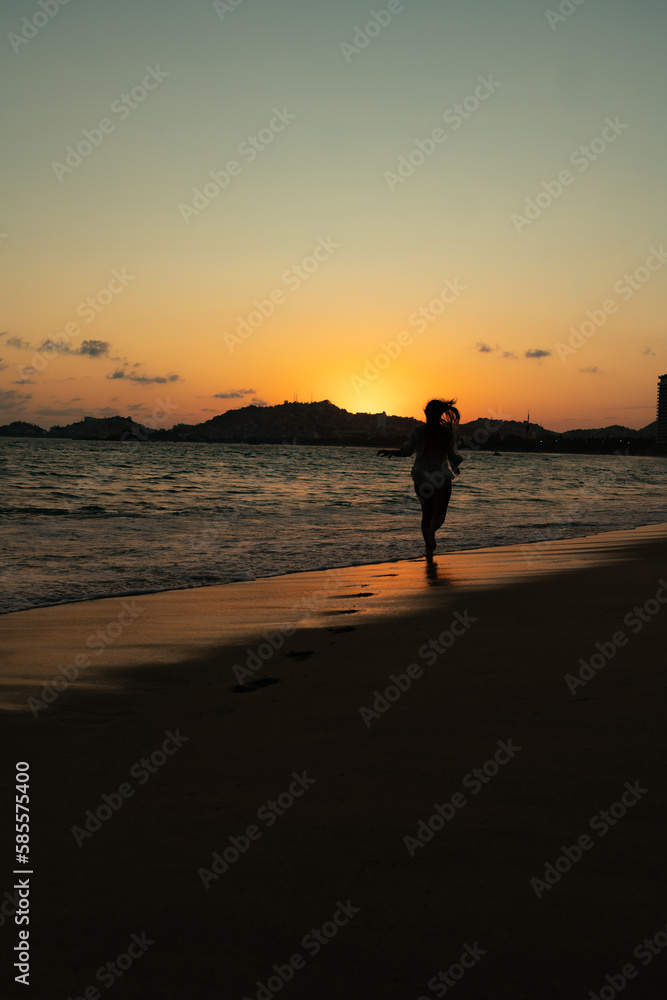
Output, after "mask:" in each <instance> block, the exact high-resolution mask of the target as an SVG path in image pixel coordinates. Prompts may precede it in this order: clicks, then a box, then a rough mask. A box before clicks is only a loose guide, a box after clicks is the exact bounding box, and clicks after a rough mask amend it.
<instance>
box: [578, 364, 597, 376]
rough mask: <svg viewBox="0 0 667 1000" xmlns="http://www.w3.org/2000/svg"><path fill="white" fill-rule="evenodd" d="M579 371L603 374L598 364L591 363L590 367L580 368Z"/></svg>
mask: <svg viewBox="0 0 667 1000" xmlns="http://www.w3.org/2000/svg"><path fill="white" fill-rule="evenodd" d="M579 371H580V372H583V373H584V374H585V375H601V374H602V373H601V371H600V369H599V368H598V366H597V365H593V366H591V365H589V366H588V368H580V369H579Z"/></svg>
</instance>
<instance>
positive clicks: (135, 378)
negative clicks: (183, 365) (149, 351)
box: [107, 368, 182, 385]
mask: <svg viewBox="0 0 667 1000" xmlns="http://www.w3.org/2000/svg"><path fill="white" fill-rule="evenodd" d="M107 378H109V379H117V378H124V379H127V381H128V382H136V383H138V384H139V385H164V384H165V383H167V382H181V381H182V379H181V376H180V375H175V374H174V373H173V372H171V373H170V374H169V375H137V374H136V373H135V372H128V371H126V370H125V369H124V368H117V369H116V371H115V372H112V373H111V375H107Z"/></svg>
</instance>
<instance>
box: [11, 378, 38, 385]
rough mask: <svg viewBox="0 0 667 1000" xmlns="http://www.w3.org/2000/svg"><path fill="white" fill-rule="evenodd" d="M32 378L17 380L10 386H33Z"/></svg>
mask: <svg viewBox="0 0 667 1000" xmlns="http://www.w3.org/2000/svg"><path fill="white" fill-rule="evenodd" d="M34 384H35V380H34V378H17V379H15V380H14V382H12V385H34Z"/></svg>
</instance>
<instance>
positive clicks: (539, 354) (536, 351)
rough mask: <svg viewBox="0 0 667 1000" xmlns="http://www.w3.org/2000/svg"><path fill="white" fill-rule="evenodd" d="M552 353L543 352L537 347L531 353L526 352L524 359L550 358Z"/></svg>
mask: <svg viewBox="0 0 667 1000" xmlns="http://www.w3.org/2000/svg"><path fill="white" fill-rule="evenodd" d="M551 353H552V352H551V351H543V350H542V348H541V347H535V348H533V349H531V350H530V351H525V353H524V357H526V358H548V357H549V355H550V354H551Z"/></svg>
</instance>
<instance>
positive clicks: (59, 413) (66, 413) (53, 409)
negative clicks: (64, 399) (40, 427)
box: [35, 406, 83, 420]
mask: <svg viewBox="0 0 667 1000" xmlns="http://www.w3.org/2000/svg"><path fill="white" fill-rule="evenodd" d="M35 413H36V414H37V415H38V416H40V417H72V418H74V419H79V420H80V419H81V415H82V413H83V410H82V409H81V407H80V406H65V407H60V408H59V407H57V406H42V407H40V409H39V410H35Z"/></svg>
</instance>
